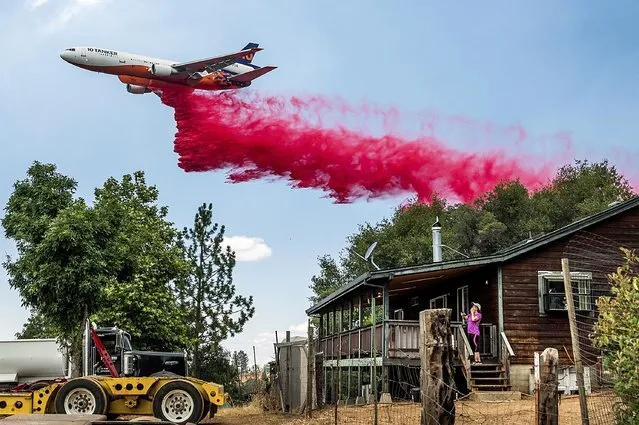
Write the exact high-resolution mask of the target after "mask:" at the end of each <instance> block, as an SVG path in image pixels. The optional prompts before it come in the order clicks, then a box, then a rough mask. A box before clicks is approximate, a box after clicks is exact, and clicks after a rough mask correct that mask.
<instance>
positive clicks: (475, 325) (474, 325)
mask: <svg viewBox="0 0 639 425" xmlns="http://www.w3.org/2000/svg"><path fill="white" fill-rule="evenodd" d="M470 305H471V307H470V314H466V313H462V316H463V318H464V320H467V321H468V330H467V332H468V336H469V337H470V336H471V335H472V341H473V346H474V347H473V348H474V353H475V361H474V362H473V364H481V357H480V356H479V346H478V342H477V339H478V338H479V323H481V305H480V304H479V303H475V302H473V303H471V304H470ZM469 339H470V338H469Z"/></svg>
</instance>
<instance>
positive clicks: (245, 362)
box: [233, 350, 249, 376]
mask: <svg viewBox="0 0 639 425" xmlns="http://www.w3.org/2000/svg"><path fill="white" fill-rule="evenodd" d="M233 364H234V365H235V367H236V368H237V369H238V371H239V373H240V376H243V375H244V374H245V373H246V372H248V370H249V357H248V354H246V352H244V350H240V351H236V352H234V353H233Z"/></svg>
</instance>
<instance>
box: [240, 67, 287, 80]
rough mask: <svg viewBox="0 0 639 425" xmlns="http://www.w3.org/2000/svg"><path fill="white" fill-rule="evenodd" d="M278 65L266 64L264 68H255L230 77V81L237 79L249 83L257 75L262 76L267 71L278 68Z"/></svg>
mask: <svg viewBox="0 0 639 425" xmlns="http://www.w3.org/2000/svg"><path fill="white" fill-rule="evenodd" d="M276 68H277V67H276V66H265V67H262V68H258V69H255V70H253V71H249V72H245V73H244V74H239V75H236V76H235V77H231V78H229V81H237V82H240V83H248V82H249V81H251V80H254V79H256V78H257V77H261V76H262V75H264V74H266V73H267V72H271V71H272V70H274V69H276Z"/></svg>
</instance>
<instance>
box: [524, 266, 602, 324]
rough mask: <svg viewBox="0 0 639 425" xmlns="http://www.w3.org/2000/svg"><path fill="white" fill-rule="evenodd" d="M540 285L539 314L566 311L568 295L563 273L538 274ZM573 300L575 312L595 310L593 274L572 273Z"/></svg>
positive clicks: (545, 272)
mask: <svg viewBox="0 0 639 425" xmlns="http://www.w3.org/2000/svg"><path fill="white" fill-rule="evenodd" d="M537 276H538V284H539V313H540V314H541V315H546V314H548V313H550V312H553V311H566V310H567V309H568V307H567V304H566V293H565V290H564V276H563V273H562V272H550V271H540V272H537ZM570 280H571V282H572V291H573V299H574V302H575V310H577V311H591V310H592V308H593V302H592V293H591V288H590V284H591V282H592V273H587V272H571V273H570Z"/></svg>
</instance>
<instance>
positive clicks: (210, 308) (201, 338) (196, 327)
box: [176, 204, 255, 376]
mask: <svg viewBox="0 0 639 425" xmlns="http://www.w3.org/2000/svg"><path fill="white" fill-rule="evenodd" d="M224 231H225V227H224V226H220V225H219V224H218V223H214V222H213V206H212V205H211V204H208V205H207V204H203V205H201V206H200V207H199V208H198V211H197V213H196V215H195V220H194V225H193V227H192V228H190V229H186V228H185V229H184V232H183V236H184V241H185V243H186V258H187V262H188V264H189V273H188V274H187V275H186V277H185V278H184V279H182V280H179V281H177V282H176V293H177V296H178V299H179V301H180V305H181V307H182V309H183V310H184V311H185V313H186V315H187V316H186V321H187V323H188V324H189V340H190V344H189V346H190V348H189V351H190V356H191V358H192V362H193V363H192V369H191V371H192V373H193V374H194V376H198V363H199V362H200V360H201V359H200V352H201V351H203V350H213V351H215V347H216V346H217V345H219V344H220V342H222V341H223V340H224V339H226V338H228V337H229V336H231V337H232V336H234V335H235V334H237V333H239V332H241V331H242V329H243V327H244V325H245V323H246V322H247V321H248V320H249V319H250V318H251V317H253V314H255V307H254V306H253V297H252V296H249V297H248V298H247V297H245V296H243V295H237V294H236V289H235V285H234V284H233V268H234V267H235V253H234V252H233V251H232V250H231V248H230V247H229V246H228V245H225V244H224Z"/></svg>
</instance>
